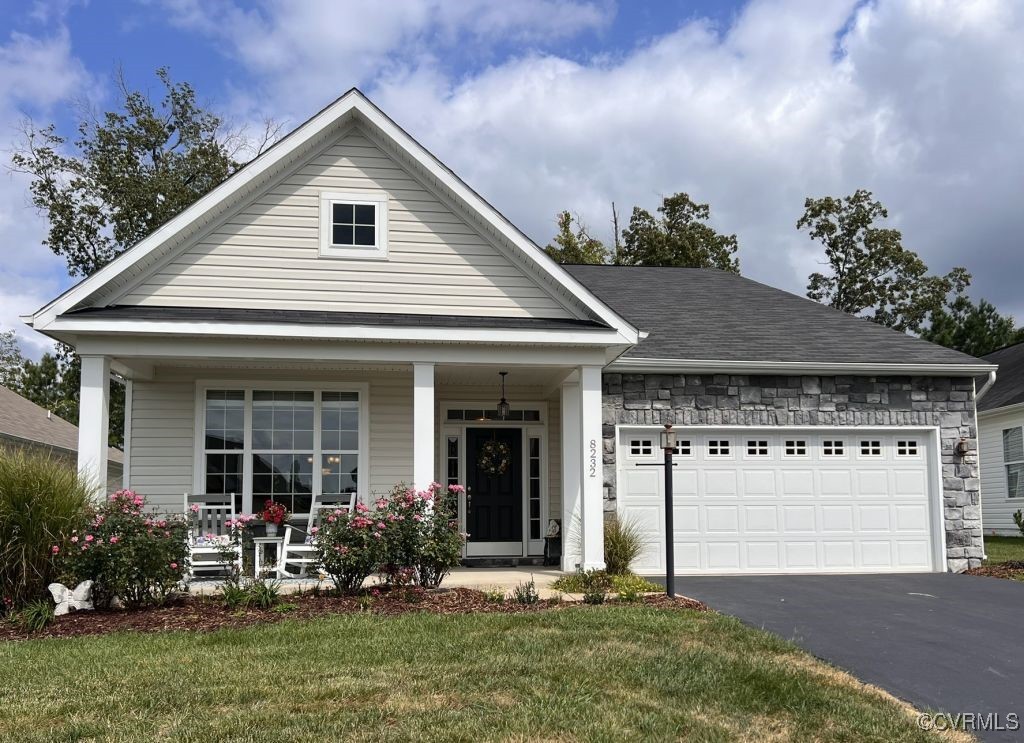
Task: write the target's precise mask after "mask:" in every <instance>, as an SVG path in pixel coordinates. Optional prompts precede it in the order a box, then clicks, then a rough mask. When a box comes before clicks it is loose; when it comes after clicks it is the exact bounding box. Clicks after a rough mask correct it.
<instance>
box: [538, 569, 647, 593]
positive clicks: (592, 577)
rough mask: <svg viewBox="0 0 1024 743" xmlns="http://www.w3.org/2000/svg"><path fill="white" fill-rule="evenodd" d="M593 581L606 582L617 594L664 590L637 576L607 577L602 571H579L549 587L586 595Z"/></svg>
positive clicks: (564, 576) (563, 577)
mask: <svg viewBox="0 0 1024 743" xmlns="http://www.w3.org/2000/svg"><path fill="white" fill-rule="evenodd" d="M595 581H602V582H606V583H607V584H608V586H609V588H610V590H611V591H613V592H615V593H618V594H619V595H620V596H621V595H622V594H623V593H634V594H640V593H651V592H658V591H662V590H664V589H663V588H662V587H661V586H659V585H658V584H657V583H651V582H650V581H649V580H647V579H646V578H641V577H640V576H639V575H633V574H629V575H609V574H608V573H607V572H606V571H604V570H588V571H586V572H583V571H579V572H577V573H573V574H571V575H563V576H562V577H561V578H559V579H558V580H556V581H555V582H554V583H553V584H551V587H552V588H554V589H555V590H558V591H565V592H566V593H586V591H587V590H588V589H589V588H590V587H591V586H592V585H593V583H594V582H595Z"/></svg>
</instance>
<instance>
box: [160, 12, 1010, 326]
mask: <svg viewBox="0 0 1024 743" xmlns="http://www.w3.org/2000/svg"><path fill="white" fill-rule="evenodd" d="M182 1H184V0H182ZM199 7H200V6H198V5H191V6H190V9H191V13H192V16H191V17H189V15H188V12H186V10H188V8H185V9H182V6H180V5H179V11H180V12H179V15H178V19H179V22H181V23H186V24H189V25H191V26H192V27H193V28H202V27H204V24H205V28H206V30H207V32H212V28H211V25H210V24H211V23H219V21H222V20H223V15H220V16H216V15H215V16H211V15H210V14H209V11H201V10H197V8H199ZM202 7H206V6H202ZM394 7H395V6H394V5H391V4H388V5H374V6H366V5H361V6H358V7H357V8H350V10H351V11H352V15H351V16H350V18H351V22H350V23H348V24H337V23H326V22H325V18H327V17H333V18H338V17H339V14H338V13H330V14H325V12H324V6H317V5H316V4H312V5H304V6H303V7H302V9H296V8H295V6H293V5H291V4H289V5H287V7H286V6H284V5H280V4H276V3H270V2H268V3H265V4H264V5H263V6H262V8H261V10H260V11H258V12H256V11H250V12H248V13H243V12H242V11H231V12H234V13H237V14H239V15H238V18H239V19H240V20H239V23H237V24H236V26H235V27H234V28H232V29H231V30H230V31H228V30H225V29H224V25H223V24H220V23H219V26H218V28H219V30H218V31H217V33H218V34H219V38H221V39H226V40H227V41H228V42H229V43H230V44H231V45H232V46H231V52H230V53H231V54H233V55H235V56H236V57H238V58H239V59H241V60H242V61H243V62H244V63H245V64H247V65H248V66H249V67H250V69H251V71H252V72H253V74H255V76H256V78H257V81H258V84H259V88H260V91H259V93H256V94H253V93H250V94H249V95H250V102H251V100H255V99H258V98H260V96H262V95H264V94H265V95H266V96H267V97H268V99H269V101H270V103H269V105H270V107H271V108H272V109H274V110H276V111H277V112H285V113H287V114H291V115H294V113H295V112H296V111H300V110H301V111H305V112H308V111H311V110H315V109H316V108H318V107H319V106H320V105H323V104H324V103H326V102H327V101H328V100H329V99H330V98H331V97H332V96H334V95H336V94H338V93H340V92H342V91H343V90H344V89H346V88H348V87H349V86H350V85H351V84H353V83H357V82H358V83H363V84H367V83H368V84H369V85H368V90H369V92H370V93H371V95H372V96H373V98H374V99H375V100H376V101H377V102H378V103H379V104H380V105H381V106H382V107H383V108H384V109H385V110H386V111H388V112H389V113H390V114H391V115H392V116H393V117H394V118H395V119H396V120H397V121H398V122H399V123H400V124H402V125H403V126H405V127H406V128H407V129H409V130H410V131H411V132H412V133H413V134H414V135H415V136H417V138H419V139H420V141H422V142H423V143H424V144H425V145H426V146H427V147H429V148H431V149H432V150H434V151H435V153H436V154H437V155H438V156H439V157H441V158H442V159H443V160H445V161H446V162H448V163H449V164H450V165H451V166H452V167H453V168H454V169H455V170H456V171H457V172H459V173H460V174H461V175H463V176H464V177H465V178H466V180H468V181H469V183H470V184H471V185H473V186H474V187H475V188H477V189H478V190H479V191H481V192H482V193H483V194H484V195H485V196H486V197H487V198H488V199H490V200H491V201H492V203H494V204H495V205H496V206H497V207H498V208H500V209H501V210H502V211H504V212H505V213H506V214H507V215H508V216H509V217H510V218H511V219H512V220H513V221H515V222H516V223H517V224H519V225H520V226H522V227H523V228H524V229H525V230H526V231H527V232H528V233H529V234H531V235H532V236H533V237H534V238H535V239H537V240H538V241H541V242H544V241H546V240H547V239H549V237H550V235H551V234H552V232H553V229H554V222H553V217H554V214H555V212H556V211H558V210H560V209H562V208H570V209H573V210H576V211H579V212H581V213H582V214H583V215H584V216H585V217H586V218H587V219H588V220H589V221H590V222H591V224H592V226H594V227H595V228H598V229H599V230H604V232H605V234H606V235H607V236H609V237H610V230H609V229H608V222H609V219H610V202H611V201H612V200H614V201H615V202H616V203H617V204H618V206H619V208H620V212H622V213H624V214H628V209H629V207H630V206H632V205H633V204H641V205H644V206H646V207H648V208H653V207H655V206H656V205H657V203H658V201H659V198H660V196H662V195H665V194H669V193H672V192H675V191H679V190H685V191H688V192H690V193H691V195H692V196H694V197H695V198H697V199H699V200H702V201H708V202H710V203H711V205H712V210H713V214H714V218H715V221H716V222H717V224H718V226H719V227H720V228H721V229H723V230H727V231H729V232H736V233H738V235H739V238H740V245H741V248H740V249H741V261H742V264H743V269H744V272H745V273H746V274H747V275H750V276H752V277H754V278H758V279H761V280H765V281H768V282H770V283H774V284H776V285H779V286H783V287H785V288H788V289H791V290H794V291H797V292H802V290H803V287H804V284H805V282H806V276H807V275H808V273H810V271H812V270H815V268H816V266H817V260H818V252H817V249H816V247H815V245H814V244H813V243H811V242H810V241H809V240H808V239H807V238H806V236H804V235H802V234H800V233H798V232H797V231H796V229H795V222H796V220H797V218H798V217H799V216H800V214H801V213H802V211H803V209H802V206H803V200H804V198H805V197H806V196H810V195H815V196H816V195H824V194H834V195H842V194H846V193H850V192H852V191H853V190H854V189H856V188H858V187H866V188H869V189H872V190H873V191H874V192H875V194H876V196H877V197H879V198H880V199H881V200H882V201H883V202H884V203H885V204H886V205H887V206H888V207H889V209H890V214H891V216H892V218H893V222H894V223H895V224H896V225H898V226H899V227H900V228H901V229H903V230H904V236H905V243H906V244H907V246H908V247H910V248H912V249H915V250H917V251H919V252H920V253H921V254H922V256H923V257H925V259H926V260H927V261H928V262H929V264H930V265H931V267H932V269H933V270H934V271H945V270H948V269H949V268H950V267H951V266H953V265H958V264H964V265H967V267H968V268H969V269H970V270H972V271H973V272H974V274H975V290H974V294H975V296H986V297H988V298H989V299H992V300H994V301H995V302H996V303H997V305H998V306H1000V307H1001V308H1002V309H1003V310H1004V311H1012V312H1013V313H1014V314H1016V315H1017V316H1018V317H1019V319H1020V320H1024V298H1022V297H1021V295H1020V292H1019V289H1018V286H1017V279H1016V275H1015V274H1016V273H1019V265H1020V263H1019V261H1020V257H1019V256H1020V252H1019V248H1018V238H1017V235H1019V234H1020V233H1021V232H1022V231H1024V230H1022V228H1024V225H1022V224H1021V222H1022V217H1021V214H1020V210H1019V207H1018V204H1019V203H1020V202H1021V200H1022V197H1024V182H1021V181H1020V178H1019V173H1020V172H1022V166H1024V147H1022V144H1024V142H1022V135H1021V132H1022V131H1024V129H1022V127H1021V126H1020V123H1019V122H1020V121H1021V120H1022V118H1024V85H1021V83H1020V71H1021V70H1022V69H1024V64H1022V62H1024V17H1022V16H1024V8H1022V7H1021V6H1020V5H1019V4H1017V3H1014V2H1012V0H910V1H907V2H897V1H896V0H879V1H878V2H874V3H863V2H857V1H856V0H846V1H842V0H839V1H837V2H831V3H821V2H817V1H816V0H754V2H751V3H749V4H748V5H747V6H746V7H744V8H743V9H742V10H741V12H739V13H738V14H737V15H736V17H735V18H734V20H733V21H732V23H731V24H730V25H729V26H728V27H725V28H721V27H717V26H715V25H713V24H711V23H710V22H708V21H704V20H700V19H697V20H693V21H690V22H687V23H685V24H684V25H682V26H680V27H679V28H676V29H670V30H668V32H667V33H665V34H664V35H662V36H660V37H658V38H654V39H652V40H650V41H648V42H647V43H645V44H642V45H640V46H638V47H636V48H633V49H630V50H629V51H627V52H623V53H620V54H617V55H614V54H613V55H607V54H606V55H602V56H595V57H593V58H586V59H578V58H572V57H570V56H569V55H558V54H555V53H553V52H552V51H550V49H551V47H552V44H551V43H550V42H552V41H553V40H552V38H551V34H552V33H553V32H552V31H551V29H552V28H556V27H557V28H559V29H560V30H561V32H563V34H564V37H565V38H568V37H571V36H572V35H574V34H578V33H579V32H581V31H583V30H592V29H600V28H603V27H604V26H605V25H606V24H607V23H608V20H607V16H608V12H609V9H608V7H607V6H604V5H600V6H594V5H591V4H585V3H569V2H542V1H541V0H537V1H536V2H530V3H526V4H525V5H523V6H517V4H511V3H502V4H490V3H484V2H482V0H481V1H480V2H473V3H466V4H461V3H460V4H445V5H443V6H442V5H440V4H435V3H432V2H422V3H420V2H412V3H404V4H402V5H401V8H402V11H401V12H395V10H394ZM452 7H455V8H456V10H455V11H451V10H450V8H452ZM553 9H554V10H557V11H558V12H560V13H562V14H563V15H562V16H559V21H558V22H557V23H551V24H546V23H545V17H546V16H550V14H551V13H552V12H553ZM222 12H223V11H222ZM222 12H221V13H222ZM618 12H619V13H620V14H623V15H625V14H628V13H630V12H631V9H630V6H629V5H622V6H621V7H620V8H619V11H618ZM218 19H219V20H218ZM545 34H547V36H545ZM467 37H468V38H478V37H484V38H486V39H487V40H489V41H491V42H496V41H497V40H499V39H500V38H505V37H507V38H511V39H515V40H518V41H520V42H521V43H520V44H519V46H518V47H517V48H519V49H521V50H522V51H520V52H519V53H518V54H516V55H515V56H511V57H509V56H506V57H504V58H501V59H495V60H490V59H485V60H484V61H483V62H482V63H479V64H473V61H474V60H473V59H470V61H469V62H468V63H467V62H466V60H465V59H463V60H462V62H463V63H464V65H468V71H467V70H466V69H462V70H457V71H453V70H452V69H451V67H452V66H453V65H452V64H451V61H450V59H449V60H446V58H445V55H446V54H449V55H450V54H452V53H454V52H453V49H452V46H451V39H454V38H460V39H465V38H467ZM555 41H557V40H555ZM522 42H526V43H525V44H524V43H522ZM530 42H535V44H534V45H533V46H534V48H535V49H537V51H532V52H531V51H528V50H529V49H530V47H531V44H530ZM545 42H549V43H547V44H546V45H545ZM481 46H486V44H483V45H481ZM545 49H547V51H545ZM460 51H461V50H460ZM1011 262H1012V263H1011ZM1008 264H1009V265H1015V266H1016V271H1008V270H1007V266H1008Z"/></svg>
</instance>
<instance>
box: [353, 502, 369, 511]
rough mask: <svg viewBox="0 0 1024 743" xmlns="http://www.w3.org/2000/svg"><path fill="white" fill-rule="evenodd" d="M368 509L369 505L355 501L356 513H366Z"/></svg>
mask: <svg viewBox="0 0 1024 743" xmlns="http://www.w3.org/2000/svg"><path fill="white" fill-rule="evenodd" d="M369 510H370V507H369V506H368V505H366V504H365V503H356V511H357V512H358V513H366V512H367V511H369Z"/></svg>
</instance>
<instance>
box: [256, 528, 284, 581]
mask: <svg viewBox="0 0 1024 743" xmlns="http://www.w3.org/2000/svg"><path fill="white" fill-rule="evenodd" d="M283 539H284V537H253V538H252V542H253V545H254V550H253V552H254V554H253V572H254V573H255V574H256V577H257V578H259V577H260V575H261V573H262V572H263V571H262V565H263V563H264V562H265V561H266V553H265V552H264V550H266V548H267V545H270V544H272V545H274V553H275V554H274V561H275V568H274V572H275V575H276V563H277V561H278V560H280V559H281V548H282V547H283V544H282V540H283Z"/></svg>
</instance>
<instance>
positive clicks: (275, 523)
mask: <svg viewBox="0 0 1024 743" xmlns="http://www.w3.org/2000/svg"><path fill="white" fill-rule="evenodd" d="M289 515H290V514H289V513H288V509H287V508H285V507H284V505H282V504H281V503H278V502H277V501H274V500H267V501H265V502H264V504H263V523H265V524H266V525H267V536H268V537H276V536H277V527H279V526H280V525H281V524H283V523H284V522H285V521H287V520H288V516H289Z"/></svg>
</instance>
